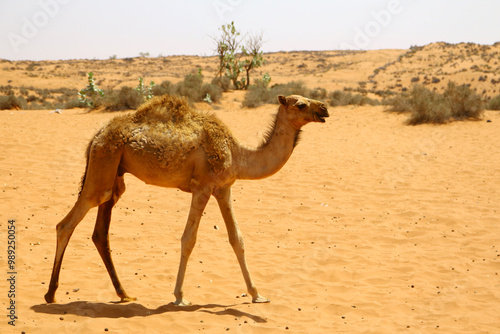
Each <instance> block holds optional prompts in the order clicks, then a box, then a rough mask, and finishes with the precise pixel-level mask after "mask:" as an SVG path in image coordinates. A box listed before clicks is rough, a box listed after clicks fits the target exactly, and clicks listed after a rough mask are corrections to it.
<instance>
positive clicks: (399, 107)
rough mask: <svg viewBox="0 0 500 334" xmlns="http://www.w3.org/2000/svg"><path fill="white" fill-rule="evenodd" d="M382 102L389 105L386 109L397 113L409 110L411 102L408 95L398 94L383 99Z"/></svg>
mask: <svg viewBox="0 0 500 334" xmlns="http://www.w3.org/2000/svg"><path fill="white" fill-rule="evenodd" d="M382 103H383V104H385V105H388V106H390V107H389V109H387V111H394V112H399V113H401V112H407V111H411V103H410V99H409V96H408V95H403V94H398V95H396V96H394V97H391V98H388V99H384V100H383V101H382Z"/></svg>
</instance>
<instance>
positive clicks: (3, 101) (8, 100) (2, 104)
mask: <svg viewBox="0 0 500 334" xmlns="http://www.w3.org/2000/svg"><path fill="white" fill-rule="evenodd" d="M5 109H23V103H22V99H20V98H17V97H15V96H14V95H7V96H0V110H5Z"/></svg>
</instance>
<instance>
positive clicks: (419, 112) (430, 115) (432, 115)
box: [407, 85, 451, 125]
mask: <svg viewBox="0 0 500 334" xmlns="http://www.w3.org/2000/svg"><path fill="white" fill-rule="evenodd" d="M409 103H410V105H411V110H410V111H411V115H410V118H409V119H408V121H407V123H408V124H410V125H417V124H422V123H438V124H439V123H446V122H447V121H448V120H449V119H450V118H451V109H450V106H449V104H448V103H447V101H446V99H444V97H443V96H442V95H440V94H438V93H435V92H433V91H430V90H428V89H427V88H425V87H424V86H422V85H415V86H413V89H412V90H411V92H410V101H409Z"/></svg>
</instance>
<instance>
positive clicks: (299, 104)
mask: <svg viewBox="0 0 500 334" xmlns="http://www.w3.org/2000/svg"><path fill="white" fill-rule="evenodd" d="M295 106H296V107H297V108H299V110H302V109H304V108H305V107H306V104H305V103H303V102H302V103H297V104H295Z"/></svg>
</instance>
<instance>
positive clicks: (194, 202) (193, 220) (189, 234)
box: [174, 189, 211, 306]
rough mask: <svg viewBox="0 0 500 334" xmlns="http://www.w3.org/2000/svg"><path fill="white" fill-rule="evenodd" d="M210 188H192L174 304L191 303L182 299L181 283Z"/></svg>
mask: <svg viewBox="0 0 500 334" xmlns="http://www.w3.org/2000/svg"><path fill="white" fill-rule="evenodd" d="M210 195H211V189H197V190H193V197H192V199H191V209H190V210H189V216H188V221H187V224H186V228H185V229H184V233H183V234H182V239H181V261H180V264H179V271H178V273H177V281H176V283H175V289H174V295H175V298H176V300H175V303H174V304H175V305H178V306H189V305H191V303H190V302H188V301H187V300H186V299H184V291H183V288H182V285H183V284H184V277H185V275H186V267H187V262H188V260H189V257H190V256H191V252H192V251H193V248H194V245H195V244H196V234H197V233H198V226H199V225H200V220H201V216H202V215H203V210H205V207H206V205H207V203H208V200H209V199H210Z"/></svg>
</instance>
